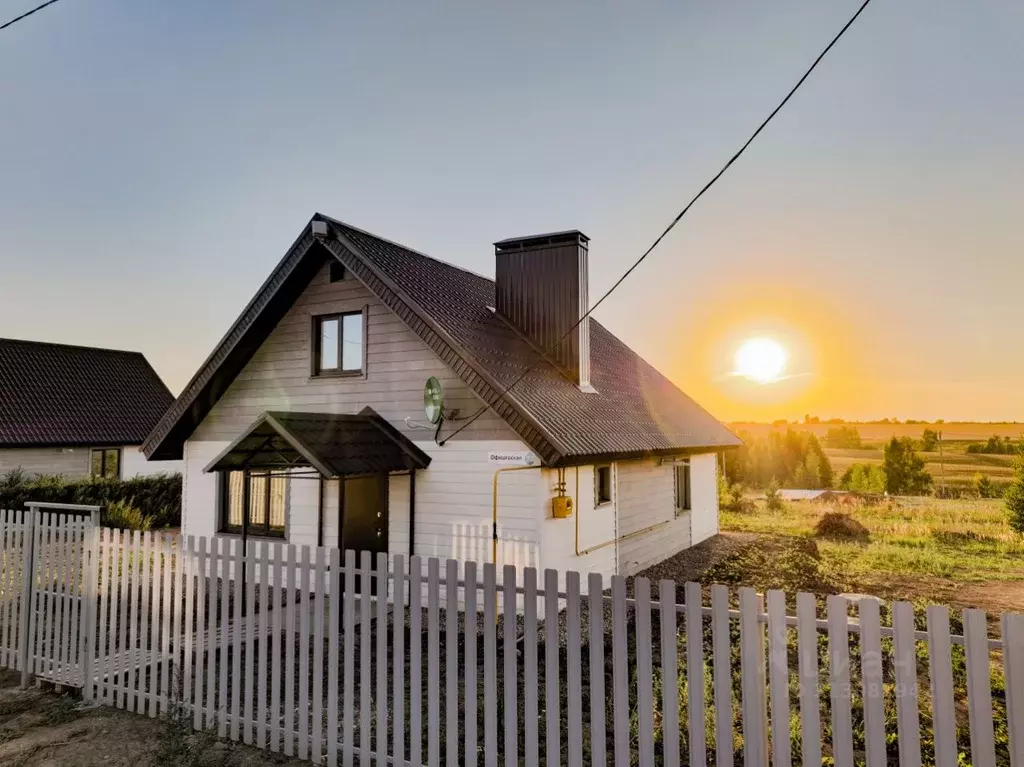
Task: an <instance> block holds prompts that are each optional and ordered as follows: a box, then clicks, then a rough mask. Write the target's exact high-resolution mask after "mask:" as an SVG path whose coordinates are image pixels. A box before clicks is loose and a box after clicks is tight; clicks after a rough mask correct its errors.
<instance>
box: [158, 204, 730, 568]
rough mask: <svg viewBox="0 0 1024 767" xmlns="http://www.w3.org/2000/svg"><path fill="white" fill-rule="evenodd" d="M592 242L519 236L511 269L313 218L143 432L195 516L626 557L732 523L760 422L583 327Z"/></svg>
mask: <svg viewBox="0 0 1024 767" xmlns="http://www.w3.org/2000/svg"><path fill="white" fill-rule="evenodd" d="M587 243H588V239H587V237H586V236H584V235H583V234H581V233H580V232H577V231H569V232H561V233H556V234H549V235H541V236H535V237H524V238H516V239H512V240H503V241H501V242H498V243H496V246H495V261H496V280H490V279H487V278H485V277H481V276H479V275H477V274H474V273H472V272H469V271H466V270H464V269H460V268H458V267H455V266H452V265H450V264H447V263H444V262H442V261H438V260H435V259H433V258H430V257H428V256H425V255H422V254H420V253H417V252H415V251H412V250H410V249H408V248H406V247H403V246H400V245H397V244H395V243H393V242H389V241H387V240H384V239H382V238H380V237H377V236H375V235H372V234H369V233H367V232H364V231H361V230H359V229H356V228H354V227H351V226H349V225H347V224H343V223H341V222H339V221H335V220H333V219H330V218H327V217H325V216H322V215H319V214H317V215H316V216H314V218H313V219H312V221H311V222H310V224H309V225H307V226H306V227H305V229H303V231H302V232H301V234H300V235H299V237H298V239H297V240H296V241H295V243H294V244H293V245H292V246H291V248H289V250H288V252H287V253H286V254H285V256H284V258H283V259H282V260H281V262H280V263H279V264H278V265H277V267H276V268H275V269H274V271H273V272H272V273H271V275H270V276H269V277H268V279H267V280H266V282H265V283H264V284H263V286H262V287H261V288H260V290H259V292H258V293H257V294H256V295H255V297H254V298H253V299H252V301H251V302H250V303H249V305H248V306H247V307H246V308H245V310H244V311H243V312H242V314H241V316H239V318H238V319H237V320H236V321H235V323H234V325H232V327H231V329H230V330H229V331H228V333H227V335H225V336H224V338H223V340H222V341H221V342H220V343H219V344H218V346H217V348H216V349H215V350H214V351H213V353H212V354H211V355H210V357H209V358H208V359H207V360H206V362H205V363H204V364H203V365H202V367H201V368H200V369H199V371H198V372H197V373H196V375H195V377H194V378H193V379H192V381H191V382H190V383H189V384H188V385H187V386H186V387H185V389H184V391H183V392H182V394H181V396H180V397H179V398H178V399H177V401H176V402H175V403H174V404H173V405H172V406H171V407H170V409H169V410H168V411H167V413H166V414H165V415H164V417H163V418H162V419H161V421H160V422H159V424H157V426H156V427H155V428H154V430H153V432H152V433H151V434H150V435H149V437H148V438H147V440H146V443H145V445H144V447H143V449H144V450H145V452H146V454H147V455H148V456H149V457H150V458H160V459H170V460H178V459H183V460H184V462H185V474H184V499H183V526H184V531H183V532H184V534H186V535H196V536H213V535H224V536H233V535H242V534H244V535H245V536H247V537H249V538H250V539H251V538H252V537H256V536H260V537H265V538H269V539H271V540H282V539H283V540H285V541H287V542H290V543H299V544H320V545H324V546H331V547H340V548H343V549H355V550H369V551H373V552H381V551H386V552H389V553H391V554H396V553H401V554H405V555H410V554H418V555H422V556H437V557H442V558H447V557H454V558H457V559H460V560H466V559H473V560H476V561H479V562H489V561H492V559H493V558H494V556H495V553H494V552H495V550H496V552H497V556H496V559H497V563H498V564H499V565H503V564H510V563H511V564H516V565H520V566H525V565H532V566H537V567H541V568H547V567H551V568H557V569H559V570H560V571H565V570H568V569H572V570H578V571H581V572H587V571H590V572H601V573H604V574H606V575H607V574H614V573H624V574H628V573H632V572H635V571H637V570H639V569H642V568H644V567H647V566H649V565H652V564H654V563H656V562H659V561H661V560H663V559H665V558H666V557H668V556H671V555H672V554H675V553H676V552H678V551H680V550H681V549H685V548H687V547H688V546H691V545H693V544H694V543H696V542H698V541H700V540H702V539H704V538H707V537H709V536H711V535H714V534H715V533H716V532H717V531H718V503H717V491H716V488H717V486H716V467H717V460H716V458H717V455H718V453H720V452H721V451H722V450H724V449H727V448H731V447H733V446H735V445H737V444H739V440H738V439H737V438H736V437H735V436H734V435H733V434H732V433H731V432H730V431H729V430H728V429H726V428H725V427H724V426H723V425H722V424H721V423H720V422H719V421H718V420H716V419H715V418H714V417H712V416H711V415H709V414H708V413H707V412H706V411H705V410H703V409H702V408H700V407H699V406H698V405H697V404H696V403H695V402H694V401H693V400H691V399H690V398H689V397H687V396H686V395H685V394H683V393H682V392H681V391H680V390H679V389H678V388H677V387H676V386H675V385H674V384H672V383H671V382H670V381H669V380H668V379H666V378H665V377H664V376H662V375H661V374H660V373H658V371H656V370H655V369H654V368H653V367H651V366H650V365H648V364H647V363H646V362H644V361H643V360H642V359H640V357H638V356H637V355H636V354H635V353H634V352H633V351H632V350H630V349H629V348H628V347H627V346H626V345H625V344H623V343H622V342H621V341H619V340H618V339H617V338H615V337H614V336H613V335H612V334H611V333H609V332H608V331H607V330H606V329H605V328H604V327H603V326H601V325H600V324H599V323H597V322H596V321H585V322H583V323H581V324H579V326H578V327H574V326H575V325H576V324H577V321H578V319H579V317H580V316H581V315H582V314H583V313H584V312H585V311H586V308H587V306H588V304H587V301H588V299H587V248H588V245H587ZM563 336H564V339H563V340H562V341H559V339H560V338H562V337H563ZM553 347H554V351H551V352H550V354H549V353H547V352H548V351H549V350H551V349H552V348H553ZM507 387H512V388H511V390H510V391H509V392H508V393H504V392H505V389H506V388H507ZM425 400H427V401H428V402H427V404H428V405H429V407H427V408H426V410H425ZM481 411H482V413H481ZM478 414H479V417H475V416H477V415H478ZM566 498H568V499H571V505H570V502H569V501H567V500H566ZM570 506H571V507H570ZM567 507H570V508H567ZM495 519H496V524H495V523H494V520H495Z"/></svg>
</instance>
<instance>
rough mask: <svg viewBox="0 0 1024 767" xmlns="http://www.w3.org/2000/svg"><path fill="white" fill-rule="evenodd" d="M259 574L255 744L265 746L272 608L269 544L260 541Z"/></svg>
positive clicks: (260, 746)
mask: <svg viewBox="0 0 1024 767" xmlns="http://www.w3.org/2000/svg"><path fill="white" fill-rule="evenodd" d="M259 551H260V575H259V583H258V584H257V585H258V586H259V598H258V599H257V600H256V603H257V604H258V605H259V608H260V612H259V629H257V634H256V639H257V641H258V643H259V649H258V650H257V651H256V658H257V662H258V663H259V669H258V675H257V679H256V690H257V692H256V746H257V747H258V748H266V747H267V674H268V672H269V670H270V669H268V668H267V666H268V665H269V664H268V662H267V660H268V658H269V657H270V651H269V650H270V648H269V647H268V645H269V644H270V613H271V610H272V609H273V607H272V603H271V592H270V544H269V543H268V542H267V541H260V549H259Z"/></svg>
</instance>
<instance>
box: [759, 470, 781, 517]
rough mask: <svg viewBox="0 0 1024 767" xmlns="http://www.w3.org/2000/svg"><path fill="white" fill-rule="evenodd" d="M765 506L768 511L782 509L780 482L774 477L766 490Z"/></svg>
mask: <svg viewBox="0 0 1024 767" xmlns="http://www.w3.org/2000/svg"><path fill="white" fill-rule="evenodd" d="M764 500H765V506H766V507H767V508H768V511H782V505H783V504H782V493H780V492H779V483H778V481H777V480H776V479H774V478H773V479H772V481H771V482H769V483H768V487H767V488H765V491H764Z"/></svg>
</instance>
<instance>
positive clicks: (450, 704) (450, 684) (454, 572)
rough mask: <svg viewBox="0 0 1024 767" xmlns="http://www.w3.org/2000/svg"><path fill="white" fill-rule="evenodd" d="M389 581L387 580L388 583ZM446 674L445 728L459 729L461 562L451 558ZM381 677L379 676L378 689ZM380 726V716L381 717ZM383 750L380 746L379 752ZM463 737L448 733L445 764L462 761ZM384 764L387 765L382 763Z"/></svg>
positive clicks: (446, 600)
mask: <svg viewBox="0 0 1024 767" xmlns="http://www.w3.org/2000/svg"><path fill="white" fill-rule="evenodd" d="M386 585H387V584H385V586H386ZM444 585H445V598H444V617H445V629H444V647H445V661H444V676H445V703H444V714H445V732H446V733H456V735H457V733H458V732H459V563H458V561H457V560H454V559H449V560H448V561H447V562H446V563H445V574H444ZM379 685H380V680H379V679H378V690H379ZM377 724H378V729H379V728H380V724H381V723H380V719H379V718H378V722H377ZM379 753H380V751H379V750H378V754H379ZM458 760H459V739H458V737H452V736H451V735H447V736H446V737H445V764H458ZM380 767H384V766H383V765H380Z"/></svg>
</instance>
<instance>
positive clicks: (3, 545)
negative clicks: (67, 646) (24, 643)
mask: <svg viewBox="0 0 1024 767" xmlns="http://www.w3.org/2000/svg"><path fill="white" fill-rule="evenodd" d="M11 516H12V512H10V511H8V510H7V509H4V510H2V511H0V667H3V668H10V658H9V652H10V643H9V640H8V638H7V633H8V632H7V629H8V627H9V626H10V618H9V617H8V616H7V611H8V609H9V608H10V604H11V591H12V589H11V576H12V572H13V570H14V568H13V567H11V557H12V553H13V552H12V550H11Z"/></svg>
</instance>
